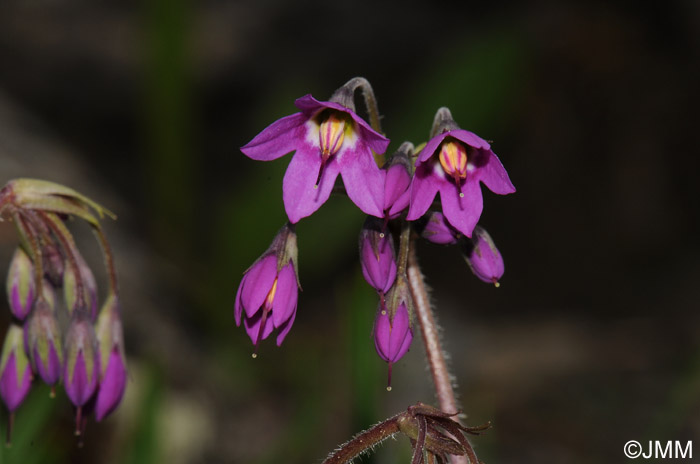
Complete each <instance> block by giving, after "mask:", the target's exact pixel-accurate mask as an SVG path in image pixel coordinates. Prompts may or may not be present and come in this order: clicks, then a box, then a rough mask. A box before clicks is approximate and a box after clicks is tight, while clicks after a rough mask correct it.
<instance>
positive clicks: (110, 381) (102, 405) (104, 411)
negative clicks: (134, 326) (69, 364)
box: [95, 293, 127, 422]
mask: <svg viewBox="0 0 700 464" xmlns="http://www.w3.org/2000/svg"><path fill="white" fill-rule="evenodd" d="M95 331H96V335H97V342H98V344H99V347H100V367H101V369H100V385H99V388H98V390H97V399H96V400H95V419H96V420H97V421H98V422H99V421H101V420H102V419H104V418H105V417H107V416H108V415H109V414H110V413H111V412H112V411H114V410H115V409H116V408H117V406H119V403H120V402H121V400H122V397H123V396H124V391H125V390H126V378H127V372H126V355H125V354H124V335H123V332H122V322H121V318H120V308H119V300H118V298H117V296H116V295H115V294H114V293H111V294H110V295H109V296H108V297H107V300H106V301H105V303H104V304H103V305H102V309H101V310H100V315H99V317H98V319H97V325H96V328H95Z"/></svg>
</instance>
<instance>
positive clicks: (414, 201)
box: [406, 164, 442, 221]
mask: <svg viewBox="0 0 700 464" xmlns="http://www.w3.org/2000/svg"><path fill="white" fill-rule="evenodd" d="M441 183H442V180H441V179H439V178H437V177H436V176H435V175H434V174H433V172H432V167H431V166H430V165H425V164H424V165H420V166H418V167H417V168H416V173H415V175H414V176H413V182H412V183H411V205H410V206H409V208H408V216H407V217H406V219H408V220H409V221H415V220H416V219H418V218H420V217H421V216H423V215H424V214H425V212H426V211H428V208H430V205H432V204H433V199H434V198H435V195H437V192H438V189H439V187H440V184H441Z"/></svg>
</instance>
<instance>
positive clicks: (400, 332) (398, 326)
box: [374, 302, 413, 390]
mask: <svg viewBox="0 0 700 464" xmlns="http://www.w3.org/2000/svg"><path fill="white" fill-rule="evenodd" d="M411 341H413V329H412V328H411V321H410V317H409V314H408V308H407V307H406V304H405V303H403V302H402V303H400V304H399V306H398V307H397V308H396V310H395V311H394V314H393V317H392V316H391V313H390V312H389V311H379V312H378V314H377V319H376V321H375V324H374V347H375V348H376V350H377V354H378V355H379V357H380V358H382V359H383V360H384V361H386V362H387V363H389V379H388V387H387V389H389V390H390V389H391V367H392V365H393V364H394V363H395V362H396V361H398V360H399V359H401V358H402V357H403V355H405V354H406V352H407V351H408V349H409V347H410V346H411Z"/></svg>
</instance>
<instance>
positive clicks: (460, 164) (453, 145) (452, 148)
mask: <svg viewBox="0 0 700 464" xmlns="http://www.w3.org/2000/svg"><path fill="white" fill-rule="evenodd" d="M440 165H442V168H443V169H444V170H445V173H446V174H447V175H448V176H450V177H452V178H453V179H454V181H455V184H457V186H458V187H459V186H460V184H461V180H462V179H466V177H467V148H466V147H465V146H464V144H462V143H459V142H457V141H454V140H450V141H449V142H444V143H443V144H442V146H441V147H440Z"/></svg>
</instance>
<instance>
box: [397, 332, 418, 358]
mask: <svg viewBox="0 0 700 464" xmlns="http://www.w3.org/2000/svg"><path fill="white" fill-rule="evenodd" d="M412 341H413V330H411V329H410V328H409V329H408V330H407V331H406V334H405V336H404V339H403V344H402V345H401V347H400V348H399V350H398V351H397V353H396V356H395V358H394V361H398V360H399V359H401V358H403V356H404V355H405V354H406V353H407V352H408V349H409V348H410V347H411V342H412Z"/></svg>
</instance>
